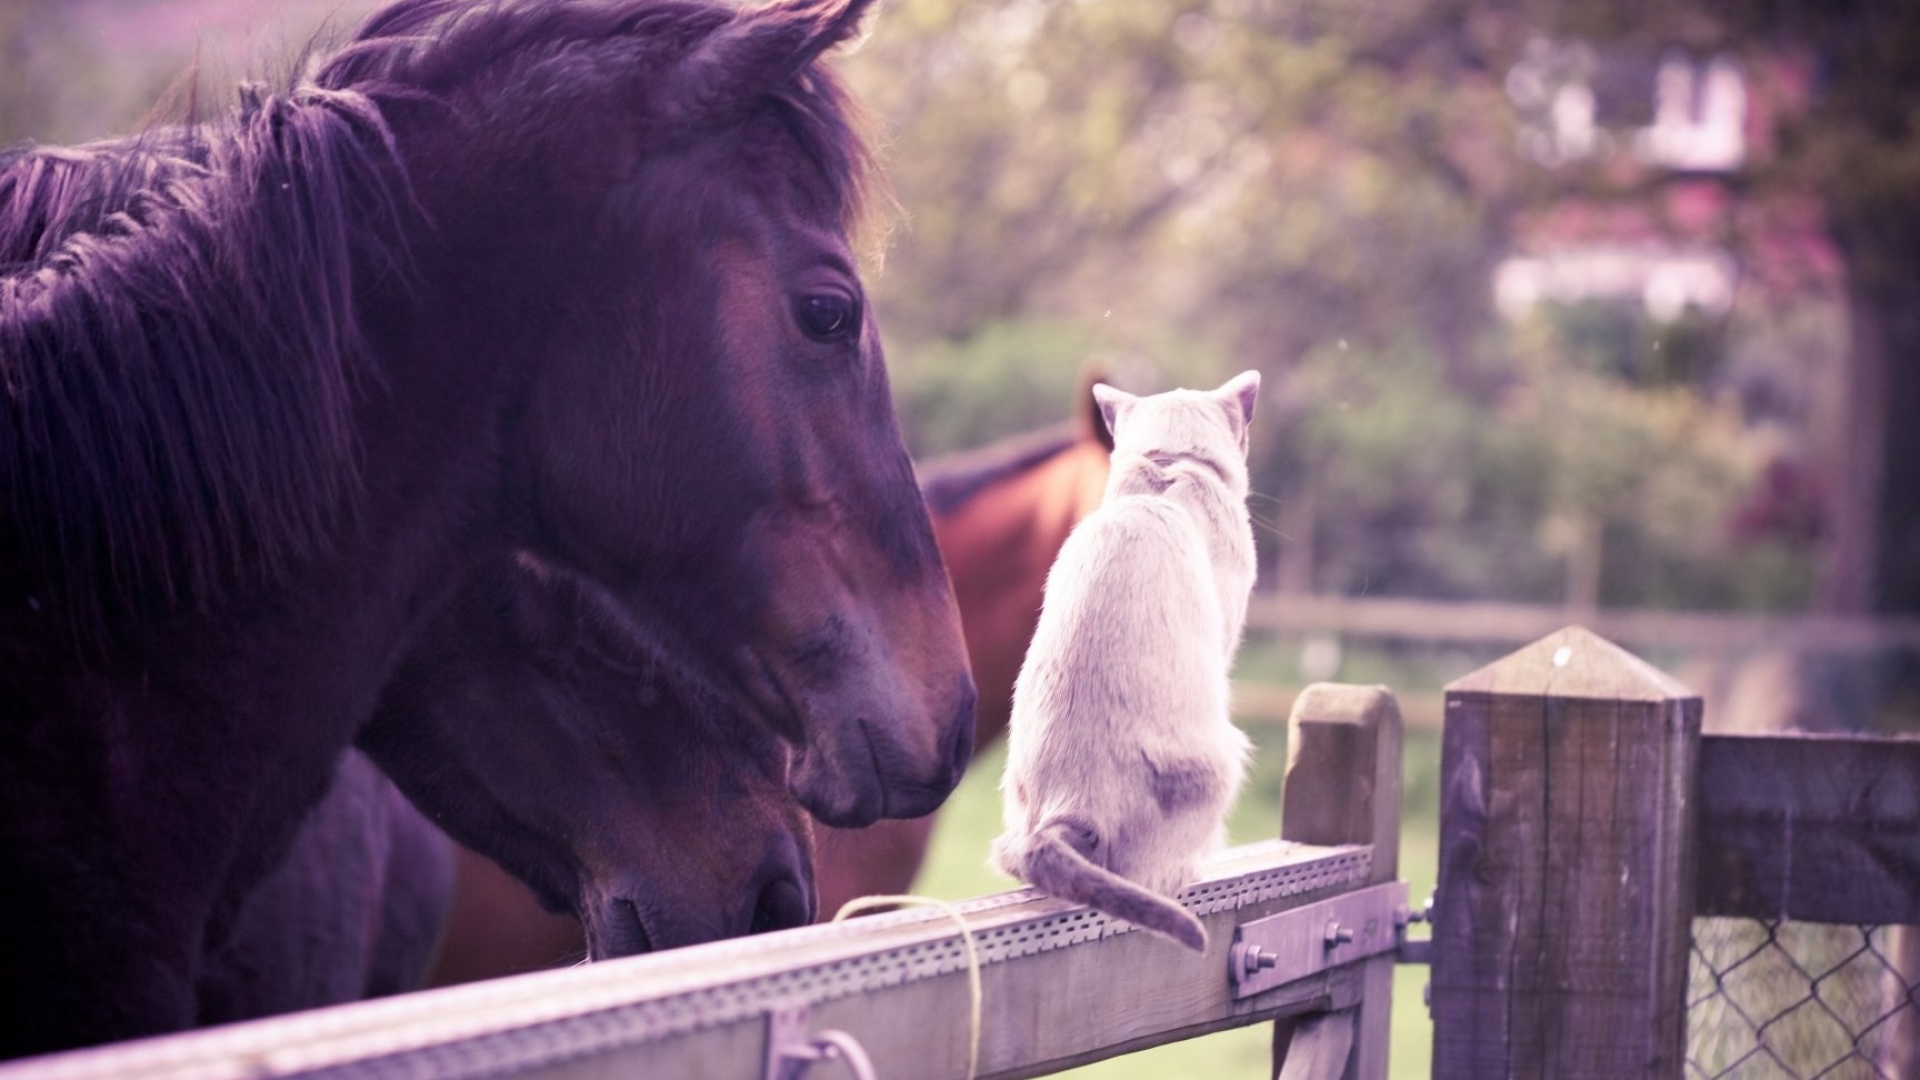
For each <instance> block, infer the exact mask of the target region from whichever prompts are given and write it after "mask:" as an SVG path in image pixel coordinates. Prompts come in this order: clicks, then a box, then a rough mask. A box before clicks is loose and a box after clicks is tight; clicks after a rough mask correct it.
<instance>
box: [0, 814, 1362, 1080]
mask: <svg viewBox="0 0 1920 1080" xmlns="http://www.w3.org/2000/svg"><path fill="white" fill-rule="evenodd" d="M1372 873H1373V870H1372V853H1371V851H1370V850H1369V849H1368V848H1365V847H1355V846H1346V847H1336V848H1327V847H1307V846H1303V845H1298V844H1292V843H1287V842H1283V841H1279V840H1271V841H1266V842H1264V843H1260V844H1251V845H1247V846H1244V847H1240V848H1235V849H1232V850H1230V851H1228V852H1226V853H1224V854H1223V855H1222V856H1220V857H1219V858H1217V859H1215V860H1214V861H1212V862H1211V863H1209V864H1208V866H1207V868H1206V873H1205V876H1204V877H1203V880H1202V881H1201V882H1199V883H1198V884H1196V885H1195V886H1194V887H1193V888H1191V889H1189V890H1188V891H1187V893H1186V894H1185V897H1184V899H1185V902H1186V903H1187V905H1188V907H1189V909H1190V910H1193V911H1194V912H1195V913H1196V914H1198V915H1200V917H1201V920H1202V922H1204V923H1205V924H1206V926H1207V929H1208V932H1209V934H1210V935H1211V937H1212V942H1213V947H1212V949H1211V950H1210V951H1209V952H1208V953H1207V954H1206V955H1204V956H1202V955H1197V954H1194V953H1190V952H1188V951H1187V950H1185V949H1182V948H1180V947H1179V946H1177V945H1175V944H1172V943H1170V942H1167V941H1165V940H1163V939H1160V938H1158V937H1155V936H1153V935H1150V934H1147V933H1145V932H1142V931H1137V930H1134V929H1133V928H1131V927H1129V926H1127V925H1125V924H1123V923H1118V922H1116V921H1113V920H1110V919H1108V918H1107V917H1106V916H1104V915H1100V914H1099V913H1097V912H1092V911H1089V910H1088V909H1086V908H1084V907H1080V906H1078V905H1074V904H1069V903H1066V902H1064V901H1059V900H1053V899H1048V898H1044V897H1039V896H1037V895H1035V894H1033V893H1032V892H1030V891H1026V890H1023V891H1021V892H1016V893H1006V894H1002V895H1000V896H996V897H986V898H982V899H979V900H973V901H968V902H966V903H963V904H960V905H956V907H957V910H958V911H959V912H960V913H962V915H963V916H964V917H965V919H966V921H967V924H968V926H969V927H970V928H971V929H972V931H973V933H974V936H975V940H976V942H977V943H978V946H979V949H980V955H981V960H982V963H981V967H980V972H981V976H982V981H983V984H984V989H985V1009H984V1012H983V1015H982V1016H981V1027H980V1032H981V1042H980V1049H981V1068H980V1075H981V1076H982V1077H983V1078H984V1077H997V1078H1002V1080H1014V1078H1018V1077H1025V1076H1034V1075H1039V1074H1042V1073H1045V1072H1050V1071H1054V1070H1057V1069H1060V1068H1065V1067H1067V1066H1070V1065H1074V1064H1079V1063H1082V1062H1086V1061H1093V1060H1098V1059H1100V1058H1104V1057H1108V1056H1112V1055H1113V1054H1116V1053H1124V1052H1128V1051H1131V1050H1137V1049H1143V1048H1145V1047H1148V1046H1154V1045H1159V1044H1161V1043H1165V1042H1171V1041H1175V1040H1178V1039H1183V1038H1189V1037H1192V1036H1195V1035H1199V1034H1205V1033H1207V1032H1211V1031H1218V1030H1224V1029H1226V1028H1229V1027H1237V1026H1243V1025H1246V1024H1250V1023H1256V1022H1262V1021H1266V1020H1270V1019H1273V1018H1274V1017H1276V1016H1282V1015H1289V1014H1292V1013H1297V1012H1303V1011H1312V1010H1326V1009H1338V1008H1346V1007H1351V1006H1354V1005H1357V1004H1358V1003H1359V1001H1360V998H1361V993H1362V989H1363V986H1362V983H1363V980H1364V977H1365V972H1364V971H1361V970H1357V969H1358V968H1359V965H1346V966H1342V967H1334V968H1329V969H1327V970H1324V971H1321V972H1319V973H1318V974H1315V975H1312V976H1310V977H1306V978H1303V979H1299V980H1295V981H1294V982H1293V983H1290V984H1288V985H1285V986H1281V987H1277V988H1275V989H1273V990H1270V991H1266V992H1263V993H1261V994H1257V995H1254V996H1251V997H1247V998H1243V999H1240V1000H1237V1001H1236V1000H1234V999H1233V997H1232V992H1231V984H1230V981H1229V978H1228V974H1227V959H1226V954H1227V950H1228V947H1229V945H1230V944H1231V942H1232V939H1233V927H1234V926H1235V925H1236V924H1237V923H1238V922H1240V921H1243V920H1249V919H1254V918H1261V917H1265V916H1267V915H1271V914H1275V913H1278V912H1281V911H1285V910H1290V909H1292V908H1295V907H1300V906H1303V905H1306V904H1310V903H1314V902H1316V901H1319V900H1323V899H1326V898H1328V897H1330V896H1333V895H1336V894H1338V893H1341V892H1346V891H1351V890H1352V889H1355V888H1358V887H1362V886H1364V885H1365V884H1367V882H1368V880H1369V879H1370V878H1371V876H1372ZM966 971H967V961H966V956H965V949H964V947H963V945H962V943H961V940H960V936H959V934H958V932H957V930H956V929H955V927H954V926H953V924H952V922H951V920H950V919H949V918H948V917H947V916H946V915H945V914H943V913H940V912H937V911H922V910H914V911H909V912H902V913H897V914H888V915H880V916H873V917H869V918H863V919H858V920H854V921H852V922H849V923H844V924H839V925H831V926H814V927H806V928H802V929H799V930H790V931H785V932H782V933H778V934H766V935H762V936H760V937H755V938H747V939H741V940H737V941H728V942H719V943H716V944H713V945H704V946H696V947H694V948H688V949H676V950H672V951H670V952H665V953H660V954H657V955H653V956H643V957H634V958H631V959H627V960H618V961H610V962H607V963H600V964H589V965H585V966H583V967H577V968H570V969H567V970H563V971H552V972H541V973H538V974H534V975H525V976H519V977H516V978H512V979H502V980H497V981H494V982H487V983H477V984H473V985H469V986H459V987H450V988H447V989H444V990H435V991H428V992H424V993H419V994H408V995H403V996H401V997H396V998H389V999H385V1000H382V1001H372V1002H363V1003H360V1004H357V1005H350V1006H344V1007H341V1008H337V1009H323V1010H317V1011H314V1012H311V1013H304V1014H298V1015H295V1016H289V1017H284V1018H279V1019H274V1020H266V1021H260V1022H257V1023H251V1024H238V1025H233V1026H231V1027H226V1028H218V1029H210V1030H208V1031H203V1032H194V1033H189V1034H185V1035H178V1036H169V1037H167V1038H163V1039H155V1040H148V1041H146V1042H143V1043H126V1044H120V1045H117V1046H111V1047H104V1048H101V1049H98V1050H91V1051H83V1052H80V1053H76V1054H68V1055H58V1056H55V1057H50V1058H43V1059H34V1060H28V1061H24V1062H18V1063H12V1064H8V1065H0V1080H189V1078H192V1080H242V1078H245V1080H268V1078H276V1077H304V1078H309V1080H318V1078H321V1077H328V1078H333V1077H340V1078H344V1077H347V1076H369V1075H372V1076H380V1077H392V1078H411V1080H468V1078H477V1077H481V1076H486V1077H540V1078H542V1080H551V1078H567V1080H586V1078H595V1077H607V1078H613V1077H621V1078H625V1077H634V1076H660V1077H670V1076H699V1077H702V1078H703V1080H729V1078H739V1080H757V1078H758V1077H759V1076H760V1075H761V1068H762V1066H763V1064H764V1062H763V1055H764V1053H765V1044H766V1027H767V1021H766V1014H767V1013H768V1011H769V1010H771V1009H772V1008H774V1007H775V1006H783V1005H796V1004H797V1005H804V1006H806V1007H807V1009H808V1019H807V1023H808V1025H809V1028H810V1030H812V1031H816V1032H817V1031H820V1030H823V1029H829V1028H837V1029H841V1030H844V1031H848V1032H850V1033H852V1034H853V1035H854V1037H855V1038H857V1039H858V1040H859V1041H860V1043H861V1044H862V1045H863V1046H864V1047H865V1048H866V1050H867V1052H868V1054H869V1055H870V1056H871V1057H872V1059H873V1062H874V1065H875V1067H876V1069H877V1071H878V1074H879V1075H880V1076H883V1077H886V1078H887V1080H961V1078H962V1077H964V1075H965V1072H966V1065H967V1046H968V1040H969V1034H970V1032H971V1031H972V1029H973V1019H972V1016H971V1015H970V1012H969V1009H968V1004H967V1002H968V995H967V992H966V983H967V977H966Z"/></svg>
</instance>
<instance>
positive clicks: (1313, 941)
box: [1227, 881, 1407, 1000]
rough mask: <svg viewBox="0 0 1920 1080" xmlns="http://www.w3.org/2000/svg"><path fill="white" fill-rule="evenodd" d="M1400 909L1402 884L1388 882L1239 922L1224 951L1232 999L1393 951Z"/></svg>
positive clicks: (1404, 906)
mask: <svg viewBox="0 0 1920 1080" xmlns="http://www.w3.org/2000/svg"><path fill="white" fill-rule="evenodd" d="M1406 910H1407V883H1406V882H1404V881H1389V882H1387V883H1385V884H1383V885H1374V886H1370V887H1368V888H1365V889H1360V890H1358V891H1356V892H1350V893H1345V894H1343V895H1340V896H1336V897H1334V898H1332V899H1331V900H1322V901H1321V902H1319V903H1317V904H1308V905H1307V906H1306V907H1302V908H1295V909H1293V910H1292V911H1283V912H1281V913H1279V914H1278V915H1269V916H1267V917H1266V918H1264V919H1255V920H1253V921H1252V922H1245V923H1241V924H1240V925H1239V926H1236V927H1234V930H1233V945H1232V947H1231V948H1229V949H1228V950H1227V974H1228V978H1229V979H1230V980H1231V981H1232V983H1233V996H1234V998H1235V999H1236V1000H1237V999H1239V998H1243V997H1251V996H1252V995H1254V994H1258V993H1260V992H1261V991H1263V990H1271V989H1273V988H1274V987H1276V986H1284V985H1286V984H1287V983H1290V982H1293V981H1294V980H1296V979H1303V978H1306V977H1307V976H1309V975H1317V974H1319V973H1320V972H1322V971H1325V970H1327V969H1328V968H1332V967H1339V966H1340V965H1342V964H1351V963H1353V962H1354V961H1356V960H1364V959H1366V958H1367V957H1370V956H1379V955H1380V954H1382V953H1390V952H1393V951H1394V950H1395V949H1396V948H1397V947H1398V946H1399V940H1400V930H1401V929H1402V928H1403V927H1404V926H1405V925H1406V922H1405V919H1404V918H1403V915H1404V913H1405V912H1406Z"/></svg>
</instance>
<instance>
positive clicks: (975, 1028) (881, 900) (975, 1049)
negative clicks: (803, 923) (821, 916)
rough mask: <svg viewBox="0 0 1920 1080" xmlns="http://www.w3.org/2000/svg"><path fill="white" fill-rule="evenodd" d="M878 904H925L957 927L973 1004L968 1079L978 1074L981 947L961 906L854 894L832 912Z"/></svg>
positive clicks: (923, 899)
mask: <svg viewBox="0 0 1920 1080" xmlns="http://www.w3.org/2000/svg"><path fill="white" fill-rule="evenodd" d="M879 907H926V908H938V909H940V910H941V911H943V912H946V915H947V918H949V919H952V920H953V921H954V924H955V925H957V926H959V927H960V940H961V941H962V942H964V943H965V944H966V947H967V995H968V997H969V999H970V1003H971V1005H972V1007H973V1017H972V1023H971V1025H970V1027H969V1028H968V1035H969V1038H968V1041H967V1080H974V1077H976V1076H979V1075H980V1015H981V1012H982V1006H983V1002H984V1000H985V999H984V996H983V995H982V993H981V990H980V950H979V947H978V946H976V945H975V944H974V941H973V928H972V927H970V926H968V925H967V920H966V919H964V918H962V917H961V915H960V910H959V909H958V908H956V907H954V906H953V905H952V904H949V903H947V902H946V901H945V900H935V899H934V898H933V897H931V896H857V897H855V898H853V899H852V900H849V901H847V902H846V903H845V904H842V905H841V907H840V910H839V911H838V912H836V913H835V914H834V916H833V921H834V922H841V921H842V920H844V919H846V917H847V916H849V915H858V914H860V913H861V912H863V911H870V910H872V909H874V908H879Z"/></svg>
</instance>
